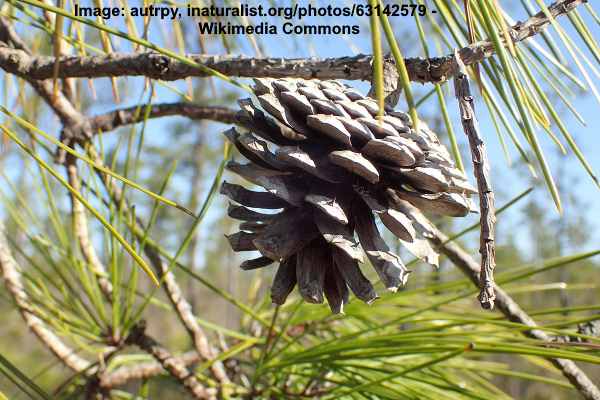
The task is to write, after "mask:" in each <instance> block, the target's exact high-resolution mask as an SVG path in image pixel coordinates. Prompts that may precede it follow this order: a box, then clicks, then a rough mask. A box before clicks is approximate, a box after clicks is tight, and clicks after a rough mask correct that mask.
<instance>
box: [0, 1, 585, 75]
mask: <svg viewBox="0 0 600 400" xmlns="http://www.w3.org/2000/svg"><path fill="white" fill-rule="evenodd" d="M583 3H585V0H559V1H556V2H554V3H553V4H551V5H550V6H548V9H549V11H550V14H551V15H552V17H553V18H557V17H559V16H562V15H565V14H567V13H568V12H569V11H571V10H573V9H575V8H576V7H577V6H579V5H581V4H583ZM550 23H551V21H550V19H549V18H548V17H547V16H546V14H545V13H544V12H543V11H540V12H538V13H537V14H535V15H534V16H532V17H531V18H529V19H527V20H526V21H525V22H520V23H517V24H515V25H514V26H512V28H511V29H510V36H511V37H512V40H513V42H514V43H517V42H521V41H523V40H525V39H527V38H529V37H532V36H534V35H536V34H537V33H539V32H540V31H541V30H542V29H544V28H545V27H546V26H547V25H549V24H550ZM0 41H6V40H4V39H2V31H1V30H0ZM459 53H460V57H461V59H462V60H463V62H464V63H465V64H466V65H471V64H476V63H479V62H481V61H482V60H484V59H486V58H488V57H490V56H492V55H493V54H494V45H493V43H492V42H491V41H489V40H485V41H480V42H476V43H473V44H471V45H469V46H467V47H464V48H462V49H461V50H460V51H459ZM188 57H189V58H190V59H192V60H193V61H194V62H196V63H200V64H203V65H205V66H206V67H209V68H211V69H213V70H216V71H218V72H221V73H223V74H225V75H227V76H230V77H272V78H285V77H294V78H305V79H314V78H317V79H347V80H366V81H369V80H371V72H372V61H373V58H372V56H368V55H358V56H355V57H340V58H326V59H314V58H296V59H284V58H243V57H232V56H206V55H197V54H191V55H188ZM453 60H454V54H449V55H446V56H443V57H434V58H429V59H424V58H407V59H406V60H405V64H406V68H407V70H408V74H409V78H410V80H411V81H414V82H421V83H425V82H435V83H440V82H443V81H446V80H447V79H449V78H450V77H452V76H453V75H454V72H455V71H454V61H453ZM386 61H387V62H389V63H393V60H392V59H391V58H388V59H387V60H386ZM55 64H56V60H55V59H54V57H45V56H36V57H33V56H30V55H29V54H27V53H26V52H24V51H22V50H21V49H18V48H16V49H13V48H10V47H8V46H6V45H0V67H1V68H3V69H4V70H5V71H7V72H10V73H13V74H15V75H18V76H21V77H23V78H28V79H32V80H43V79H49V78H52V77H53V72H54V68H55ZM58 65H59V73H58V77H59V78H100V77H122V76H146V77H148V78H153V79H160V80H165V81H169V80H178V79H183V78H187V77H207V76H208V75H207V74H206V72H205V71H202V70H200V69H197V68H194V67H192V66H190V65H187V64H184V63H182V62H180V61H176V60H172V59H170V58H169V57H167V56H164V55H161V54H158V53H132V54H123V53H111V54H110V55H106V56H86V57H80V56H67V57H61V58H60V59H59V60H58Z"/></svg>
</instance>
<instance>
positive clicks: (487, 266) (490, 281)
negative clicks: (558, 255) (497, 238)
mask: <svg viewBox="0 0 600 400" xmlns="http://www.w3.org/2000/svg"><path fill="white" fill-rule="evenodd" d="M455 62H456V70H457V72H456V76H455V77H454V91H455V94H456V99H457V100H458V106H459V109H460V120H461V122H462V126H463V130H464V131H465V135H466V136H467V138H468V140H469V147H470V148H471V158H472V160H473V169H474V171H475V179H476V181H477V191H478V193H479V208H480V217H479V221H480V225H481V232H480V235H479V241H480V247H479V253H480V254H481V268H480V273H479V287H480V288H481V292H480V293H479V302H480V303H481V306H482V307H483V308H486V309H492V308H494V299H495V298H496V296H495V294H494V268H495V267H496V248H495V243H494V229H495V225H496V207H495V205H494V192H493V191H492V181H491V178H490V163H489V160H488V157H487V151H486V149H485V143H484V142H483V139H482V137H481V135H480V134H479V124H478V122H477V117H476V116H475V102H474V100H473V95H472V94H471V86H470V84H469V76H468V75H467V69H466V67H465V65H464V64H463V62H462V60H461V59H460V56H459V55H458V53H457V54H456V60H455Z"/></svg>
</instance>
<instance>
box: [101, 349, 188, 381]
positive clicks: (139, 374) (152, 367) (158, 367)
mask: <svg viewBox="0 0 600 400" xmlns="http://www.w3.org/2000/svg"><path fill="white" fill-rule="evenodd" d="M175 358H176V359H177V362H178V363H180V364H182V365H184V366H188V365H191V364H194V363H196V362H198V361H199V360H200V356H199V355H198V352H196V351H188V352H186V353H184V354H182V355H181V356H178V357H175ZM164 372H165V369H164V368H163V366H162V364H160V363H158V362H155V361H151V362H144V363H137V364H135V365H132V366H126V367H120V368H118V369H116V370H115V371H113V372H111V373H108V374H104V375H102V376H101V377H100V382H99V384H100V386H101V387H103V388H106V389H112V388H115V387H118V386H122V385H125V384H126V383H127V382H129V381H132V380H139V379H149V378H152V377H155V376H157V375H160V374H162V373H164Z"/></svg>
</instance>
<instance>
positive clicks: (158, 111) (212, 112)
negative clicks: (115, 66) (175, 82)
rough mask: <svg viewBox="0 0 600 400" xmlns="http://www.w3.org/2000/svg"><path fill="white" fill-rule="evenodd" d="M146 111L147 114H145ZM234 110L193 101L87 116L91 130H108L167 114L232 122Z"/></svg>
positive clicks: (140, 106)
mask: <svg viewBox="0 0 600 400" xmlns="http://www.w3.org/2000/svg"><path fill="white" fill-rule="evenodd" d="M146 113H147V114H146ZM235 115H236V111H235V110H232V109H231V108H227V107H219V106H200V105H197V104H194V103H185V102H178V103H162V104H153V105H151V106H150V109H148V105H147V104H141V105H139V106H134V107H129V108H124V109H118V110H114V111H111V112H108V113H106V114H100V115H96V116H94V117H90V118H89V120H88V121H89V124H90V126H91V129H92V131H93V132H94V134H95V133H98V132H110V131H112V130H114V129H117V128H119V127H121V126H124V125H129V124H135V123H138V122H142V121H144V120H145V119H146V118H148V119H153V118H161V117H169V116H182V117H186V118H189V119H192V120H205V121H215V122H221V123H223V124H233V123H235V122H236V118H235Z"/></svg>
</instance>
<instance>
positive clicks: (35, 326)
mask: <svg viewBox="0 0 600 400" xmlns="http://www.w3.org/2000/svg"><path fill="white" fill-rule="evenodd" d="M6 233H7V232H6V230H5V227H4V224H3V223H2V222H1V221H0V270H1V272H2V277H3V278H4V284H5V285H6V289H7V291H8V293H9V294H10V295H11V296H12V298H13V300H14V302H15V304H16V306H17V309H18V310H19V312H20V313H21V316H22V317H23V319H24V320H25V323H26V324H27V326H28V327H29V329H30V330H31V331H32V332H33V333H34V334H35V335H36V336H37V337H38V339H39V340H40V341H41V342H42V343H44V345H45V346H46V347H47V348H48V349H50V351H51V352H52V353H53V354H54V355H55V356H56V358H58V359H59V360H60V361H61V362H62V363H63V364H64V365H66V366H67V367H69V368H70V369H72V370H73V371H75V372H82V371H85V370H86V369H87V368H88V367H89V366H90V364H89V362H88V361H87V360H85V359H83V358H81V357H79V356H78V355H77V354H76V352H75V351H74V350H73V349H71V348H70V347H69V346H68V345H67V344H65V343H64V342H63V341H62V340H61V339H60V338H59V337H58V336H57V335H56V334H54V332H53V331H52V330H51V329H50V328H48V326H46V324H45V323H44V321H43V320H42V319H41V318H39V317H38V316H37V315H36V314H35V312H34V311H33V307H32V305H31V303H30V301H29V296H28V295H27V292H26V291H25V286H24V285H23V281H22V280H21V269H20V267H19V265H18V264H17V262H16V260H15V259H14V257H13V255H12V252H11V250H10V246H9V244H8V241H7V240H6ZM92 372H93V371H88V373H92Z"/></svg>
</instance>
